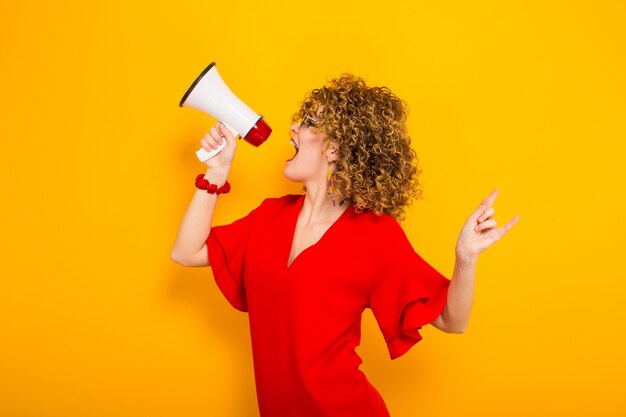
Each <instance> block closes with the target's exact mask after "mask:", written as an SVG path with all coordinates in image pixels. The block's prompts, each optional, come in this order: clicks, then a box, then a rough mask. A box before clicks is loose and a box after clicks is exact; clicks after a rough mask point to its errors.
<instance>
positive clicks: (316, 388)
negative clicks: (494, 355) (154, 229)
mask: <svg viewBox="0 0 626 417" xmlns="http://www.w3.org/2000/svg"><path fill="white" fill-rule="evenodd" d="M406 116H407V110H406V106H405V105H404V103H403V101H402V100H400V99H399V98H397V97H396V96H394V95H393V94H392V93H391V91H389V89H387V88H385V87H382V88H378V87H373V88H370V87H368V86H366V84H365V82H364V81H363V80H362V79H361V78H358V77H356V76H353V75H350V74H344V75H342V76H341V77H339V78H338V79H336V80H332V81H331V82H330V83H329V85H327V86H324V87H322V88H320V89H315V90H313V91H312V92H310V93H308V94H307V96H306V97H305V100H304V102H303V105H302V107H301V109H300V110H299V112H297V113H296V114H294V116H293V119H294V122H296V123H295V124H294V125H293V126H292V127H291V133H292V140H291V143H292V144H293V145H294V146H295V148H296V154H295V156H294V157H293V158H291V159H289V160H287V163H286V166H285V169H284V175H285V177H287V178H288V179H290V180H292V181H297V182H301V183H302V184H303V185H304V191H305V193H304V194H303V195H286V196H283V197H280V198H268V199H265V200H264V201H263V202H262V203H261V205H260V206H259V207H257V208H255V209H254V210H252V211H251V212H250V213H249V214H248V215H247V216H245V217H243V218H241V219H239V220H237V221H235V222H233V223H231V224H229V225H224V226H216V227H213V228H211V220H212V217H213V210H214V208H215V204H216V202H217V196H218V194H219V192H218V193H213V192H212V191H215V189H216V188H217V187H222V186H225V187H226V188H225V189H224V188H220V191H225V192H227V191H228V189H229V186H228V185H226V179H227V177H228V172H229V170H230V167H231V164H232V161H233V157H234V154H235V149H236V141H235V138H234V137H233V135H232V134H231V133H230V132H229V131H228V130H227V129H225V128H224V127H223V126H222V125H221V124H218V125H216V126H215V127H213V128H211V130H210V134H207V135H205V137H204V138H203V139H202V140H201V144H202V146H203V147H204V148H205V149H206V150H207V151H209V150H211V149H215V148H216V147H217V146H218V144H220V143H222V141H223V140H226V142H227V146H226V147H225V148H224V150H223V151H222V152H221V153H220V154H218V155H217V156H216V157H214V158H212V159H210V160H208V161H207V162H206V165H207V171H206V174H204V179H206V180H208V182H209V183H211V184H215V185H214V186H213V187H212V188H210V187H207V185H208V184H207V183H206V182H205V183H204V187H203V188H208V189H207V191H205V190H200V189H199V190H197V191H196V193H195V195H194V197H193V199H192V201H191V204H190V205H189V208H188V210H187V212H186V213H185V216H184V218H183V220H182V223H181V225H180V230H179V233H178V236H177V238H176V242H175V244H174V248H173V250H172V259H173V260H174V261H175V262H177V263H179V264H182V265H186V266H207V265H210V266H211V267H212V269H213V274H214V277H215V280H216V283H217V285H218V287H219V288H220V290H221V291H222V293H223V294H224V296H225V297H226V298H227V299H228V301H229V302H230V303H231V304H232V305H233V306H234V307H235V308H237V309H238V310H241V311H247V312H248V315H249V321H250V335H251V341H252V351H253V363H254V370H255V381H256V389H257V399H258V403H259V412H260V416H261V417H299V416H302V417H322V416H325V417H326V416H328V417H335V416H337V417H339V416H341V417H351V416H354V417H357V416H358V417H363V416H372V417H374V416H376V417H382V416H389V413H388V411H387V408H386V406H385V403H384V401H383V399H382V398H381V396H380V395H379V393H378V392H377V391H376V389H375V388H374V387H373V386H372V385H371V384H370V383H369V381H368V380H367V378H366V377H365V375H364V374H363V372H362V371H360V370H359V369H358V367H359V365H360V363H361V358H360V357H359V356H358V355H357V354H356V352H355V348H356V346H358V345H359V343H360V324H361V313H362V312H363V310H364V309H365V308H371V309H372V311H373V313H374V316H375V317H376V320H377V322H378V324H379V326H380V329H381V331H382V333H383V336H384V338H385V341H386V344H387V347H388V349H389V354H390V357H391V359H395V358H397V357H399V356H400V355H402V354H404V353H405V352H406V351H407V350H408V349H409V348H410V347H411V346H413V345H414V344H415V343H417V342H418V341H419V340H420V339H421V336H420V333H419V329H421V327H422V326H424V325H426V324H428V323H430V324H432V325H433V326H435V327H437V328H438V329H441V330H443V331H445V332H448V333H462V332H464V331H465V328H466V326H467V323H468V320H469V315H470V310H471V306H472V301H473V291H474V275H475V266H476V261H477V258H478V255H479V253H481V252H482V251H483V250H485V249H486V248H487V247H489V246H490V245H492V244H493V243H494V242H496V241H497V240H499V239H500V238H501V237H502V236H503V235H504V234H505V233H506V232H507V231H508V230H509V229H510V228H511V227H512V226H513V225H514V224H515V222H516V221H517V219H518V217H517V216H516V217H515V218H513V219H512V220H511V221H510V222H509V223H508V224H507V225H505V226H503V227H501V228H499V229H496V228H495V226H496V222H495V220H494V219H493V214H494V209H493V207H492V204H493V202H494V200H495V198H496V196H497V190H494V192H493V193H492V194H491V195H490V196H489V197H487V198H486V199H485V200H483V202H482V203H481V204H480V206H478V208H476V210H474V212H473V213H472V214H471V215H470V217H469V218H468V220H467V222H466V223H465V225H464V226H463V228H462V230H461V232H460V235H459V238H458V241H457V244H456V263H455V267H454V273H453V275H452V280H451V281H450V280H448V279H447V278H445V277H444V276H443V275H441V274H440V273H439V272H437V271H436V270H435V269H434V268H432V267H431V266H430V265H429V264H428V263H427V262H425V261H424V260H423V259H422V258H421V257H420V256H419V255H418V254H417V253H416V252H415V251H414V250H413V248H412V246H411V244H410V242H409V241H408V239H407V237H406V235H405V234H404V231H403V230H402V228H401V227H400V226H399V224H398V220H402V219H403V217H404V210H405V207H406V206H407V204H408V203H409V202H410V200H411V199H412V198H415V197H418V196H419V195H420V193H419V190H418V185H419V184H418V180H417V177H418V174H419V172H420V171H418V169H417V168H416V167H415V160H416V156H415V152H414V151H413V150H412V149H411V148H410V138H409V135H408V133H407V128H406ZM199 180H200V182H202V176H199ZM197 184H198V183H197Z"/></svg>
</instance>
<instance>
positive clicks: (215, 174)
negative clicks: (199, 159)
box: [204, 169, 228, 186]
mask: <svg viewBox="0 0 626 417" xmlns="http://www.w3.org/2000/svg"><path fill="white" fill-rule="evenodd" d="M204 178H205V179H206V180H208V181H209V182H210V183H211V184H217V185H218V186H222V185H224V183H225V182H226V180H227V179H228V170H221V169H207V171H206V173H205V174H204Z"/></svg>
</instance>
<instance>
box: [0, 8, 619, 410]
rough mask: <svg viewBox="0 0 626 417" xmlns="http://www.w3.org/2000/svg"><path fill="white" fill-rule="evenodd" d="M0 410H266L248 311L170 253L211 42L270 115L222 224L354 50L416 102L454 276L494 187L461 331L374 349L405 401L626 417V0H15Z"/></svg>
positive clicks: (285, 189) (242, 159)
mask: <svg viewBox="0 0 626 417" xmlns="http://www.w3.org/2000/svg"><path fill="white" fill-rule="evenodd" d="M1 9H2V11H1V12H0V31H1V35H2V36H0V45H1V51H0V52H1V57H2V65H1V67H0V76H1V80H2V93H1V95H0V106H1V107H0V114H1V115H2V116H1V117H2V123H0V134H1V139H2V149H1V153H0V155H1V156H0V158H1V163H0V166H1V169H2V175H1V177H0V178H1V179H0V181H1V184H0V186H1V195H2V215H1V216H0V222H1V225H0V226H1V228H0V230H1V231H2V239H0V245H1V248H0V249H1V251H0V254H1V256H2V263H1V266H0V275H1V276H2V281H1V284H2V289H1V290H0V326H1V327H0V337H1V341H0V342H1V343H0V375H1V376H0V384H1V385H0V416H10V417H13V416H19V417H23V416H28V417H30V416H63V417H69V416H90V417H91V416H107V417H108V416H176V415H180V416H187V417H192V416H207V415H216V416H217V415H219V416H254V415H257V411H256V397H255V392H254V382H253V373H252V359H251V351H250V343H249V334H248V328H247V316H246V315H245V314H242V313H240V312H238V311H236V310H234V309H232V308H231V307H230V306H229V305H228V303H227V302H226V300H225V299H224V298H222V296H221V294H220V293H219V290H218V289H217V287H216V286H215V283H214V282H213V279H212V276H211V271H210V269H207V268H185V267H182V266H178V265H176V264H174V263H173V262H172V261H171V260H170V257H169V255H170V250H171V246H172V244H173V241H174V237H175V234H176V231H177V228H178V224H179V221H180V219H181V217H182V215H183V213H184V210H185V208H186V206H187V204H188V202H189V200H190V198H191V196H192V194H193V193H194V186H193V180H194V178H195V176H196V175H197V174H198V173H200V172H203V168H204V165H202V164H201V163H200V162H198V161H197V160H196V158H195V155H194V153H193V152H194V151H195V150H196V149H197V148H198V146H199V140H200V138H201V136H202V135H203V134H204V133H205V132H206V131H208V129H209V128H210V127H211V126H212V124H213V123H214V121H213V120H212V119H211V118H209V117H208V116H205V115H203V114H202V113H200V112H197V111H195V110H191V109H181V108H179V107H178V101H179V100H180V98H181V96H182V94H183V93H184V91H185V90H186V89H187V87H188V86H189V84H190V83H191V81H192V80H193V78H194V77H195V76H196V75H197V74H198V73H199V71H201V70H202V69H203V68H204V67H205V66H206V65H207V64H208V63H209V62H211V61H216V62H217V63H218V67H219V71H220V73H221V75H222V77H223V78H224V79H225V81H226V82H227V84H228V85H229V86H230V87H231V89H232V90H233V91H235V92H236V93H237V94H238V95H239V96H240V97H241V98H242V99H244V100H245V101H246V102H247V103H248V104H249V105H250V106H251V107H252V108H253V109H254V110H255V111H258V112H259V113H263V114H264V115H265V117H266V119H267V120H268V122H269V123H270V125H271V126H272V127H273V128H274V133H273V135H272V137H271V138H270V140H269V141H268V142H267V143H266V144H264V145H263V146H261V147H259V148H256V149H255V148H253V147H252V146H249V145H247V144H245V143H244V142H241V143H240V146H239V147H238V150H237V152H238V153H237V156H236V158H235V165H234V167H233V170H232V172H231V175H230V182H231V183H232V186H233V190H232V192H231V194H229V195H227V196H225V197H223V198H221V199H220V202H219V207H218V209H217V213H216V218H215V224H222V223H226V222H230V221H232V220H234V219H237V218H239V217H241V216H243V215H244V214H246V213H247V212H248V211H249V210H250V209H252V208H253V207H256V205H258V203H259V202H260V201H261V200H262V199H263V198H264V197H268V196H279V195H283V194H286V193H297V192H299V191H300V186H299V185H298V184H293V183H289V182H288V181H287V180H286V179H284V178H283V177H282V168H283V166H284V161H285V159H287V158H289V157H291V156H292V154H293V148H292V147H291V146H290V145H289V143H288V136H287V134H286V133H287V131H288V128H289V125H290V122H289V116H290V115H291V113H292V112H293V111H295V110H296V109H297V107H298V103H299V101H300V100H301V99H302V98H303V95H304V93H305V92H306V91H308V90H310V89H312V88H314V87H317V86H320V85H322V84H323V83H324V82H325V80H326V78H327V77H335V76H337V75H339V74H340V73H341V72H344V71H351V72H354V73H356V74H358V75H361V76H363V77H365V78H366V79H367V80H368V81H369V82H370V84H372V85H386V86H388V87H390V88H391V89H392V91H394V92H395V93H396V94H398V95H399V96H400V97H402V98H404V99H405V100H406V101H407V102H408V103H409V105H410V108H411V115H410V130H411V132H412V134H413V145H414V147H415V149H416V150H417V152H418V155H419V157H420V163H421V166H422V168H423V169H424V173H423V175H422V182H423V187H424V192H425V194H424V200H420V201H418V202H416V204H415V205H414V206H413V207H412V209H411V210H410V211H409V212H408V218H407V221H406V222H405V223H404V226H405V230H406V231H407V234H408V235H409V238H410V239H411V242H412V243H413V245H414V247H415V248H416V250H417V251H418V252H419V253H420V254H421V255H422V256H423V257H425V258H426V259H427V260H428V261H429V262H431V263H432V264H433V265H434V266H435V267H437V268H438V269H439V270H440V271H441V272H442V273H444V274H445V275H447V276H448V277H450V276H451V273H452V267H453V265H454V244H455V241H456V237H457V234H458V232H459V231H460V228H461V226H462V225H463V223H464V221H465V219H466V218H467V216H468V215H469V214H470V213H471V212H472V211H473V210H474V208H475V207H476V206H477V205H478V204H479V203H480V201H481V200H482V199H483V198H484V197H486V196H487V195H488V194H489V193H490V192H491V191H492V190H493V189H494V188H499V189H500V194H499V196H498V198H497V199H496V203H495V205H494V207H495V208H496V219H497V220H498V222H499V224H504V223H505V222H506V221H508V220H510V219H511V218H512V217H513V216H514V215H519V216H520V220H519V222H518V223H517V224H516V225H515V227H514V228H513V229H512V230H511V231H510V232H509V234H508V235H507V236H506V237H505V238H504V239H503V240H502V241H500V242H498V243H496V244H495V245H494V246H492V247H491V248H490V249H488V250H487V252H485V253H483V255H482V256H481V258H480V260H479V263H478V274H477V284H476V298H475V304H474V310H473V313H472V318H471V321H470V326H469V329H468V331H467V332H466V333H465V334H463V335H449V334H444V333H442V332H439V331H438V330H437V329H435V328H433V327H432V326H427V328H426V329H425V330H424V331H423V335H424V340H423V341H422V342H420V343H419V344H418V345H417V346H416V347H414V348H413V349H412V350H411V351H410V352H409V353H408V354H407V355H406V356H404V357H402V358H399V359H398V360H396V361H393V362H392V361H390V360H389V359H388V356H387V352H386V350H385V346H384V342H383V339H382V336H381V334H380V331H379V330H378V328H377V327H376V322H375V321H374V319H373V316H372V315H371V313H370V312H369V311H367V312H366V314H365V317H364V323H363V344H362V346H361V347H360V348H359V353H360V354H361V356H362V357H363V358H364V361H365V363H364V364H363V366H362V369H363V370H364V371H365V372H366V374H367V375H368V377H369V378H370V380H371V381H372V383H373V384H374V385H375V386H376V387H377V388H378V389H379V391H380V392H381V393H382V395H383V397H384V398H385V400H386V402H387V404H388V406H389V409H390V411H391V414H392V416H393V417H402V416H405V417H408V416H417V415H419V416H424V417H426V416H433V417H434V416H437V417H445V416H458V415H463V416H474V415H475V416H482V417H484V416H500V415H503V414H504V415H508V416H529V415H532V416H534V417H539V416H555V415H564V416H565V415H567V416H589V415H598V416H616V415H624V413H626V406H625V405H624V404H625V403H624V388H623V375H624V374H625V372H626V369H625V368H626V366H625V360H624V354H623V352H624V348H625V346H624V338H625V336H624V335H623V332H622V330H623V322H624V319H626V317H625V316H626V314H625V310H624V289H625V286H626V284H624V279H625V278H626V274H625V272H626V271H625V269H626V268H625V267H624V254H623V252H624V247H625V246H624V236H625V235H626V221H625V220H624V218H625V214H624V213H625V210H624V209H625V208H626V204H625V197H624V191H623V190H624V180H625V179H626V173H625V169H626V168H625V166H626V164H625V163H624V159H625V158H624V156H625V153H624V149H625V145H624V143H625V139H626V127H625V126H626V124H625V123H624V120H625V115H626V112H625V110H626V104H625V97H626V62H625V57H626V55H625V54H624V52H625V51H626V48H625V42H624V41H625V38H626V25H624V22H625V21H626V6H625V4H624V2H619V1H594V2H591V1H539V0H534V1H522V2H498V1H492V2H489V1H475V2H468V1H458V2H452V3H449V2H432V1H428V2H426V1H420V2H409V1H407V2H405V3H398V4H396V3H395V2H383V3H381V2H378V1H366V2H365V3H363V2H356V1H355V2H338V1H315V2H304V3H299V2H295V3H285V2H279V1H268V2H261V3H259V2H250V1H246V2H244V1H241V2H234V1H230V2H206V1H194V2H191V1H178V2H165V3H164V2H154V1H152V2H147V1H136V2H128V1H120V0H112V1H106V2H98V4H93V2H78V1H76V2H69V1H58V2H45V1H37V2H34V1H20V2H10V3H9V2H5V4H3V6H2V8H1Z"/></svg>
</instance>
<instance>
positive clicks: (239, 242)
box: [206, 208, 259, 312]
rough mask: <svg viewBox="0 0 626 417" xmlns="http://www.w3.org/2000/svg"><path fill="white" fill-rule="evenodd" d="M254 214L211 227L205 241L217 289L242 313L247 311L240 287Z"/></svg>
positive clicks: (242, 290)
mask: <svg viewBox="0 0 626 417" xmlns="http://www.w3.org/2000/svg"><path fill="white" fill-rule="evenodd" d="M258 210H259V209H258V208H256V209H254V210H252V211H251V212H250V213H248V215H246V216H245V217H242V218H241V219H239V220H235V221H234V222H232V223H230V224H227V225H221V226H214V227H212V228H211V232H210V234H209V237H208V239H207V241H206V243H207V251H208V255H209V264H210V266H211V269H212V270H213V277H214V279H215V282H216V284H217V286H218V287H219V289H220V291H221V292H222V294H223V295H224V297H226V299H227V300H228V302H229V303H230V304H231V305H232V306H233V307H235V308H236V309H237V310H239V311H243V312H247V311H248V305H247V302H246V289H245V286H244V263H245V256H246V249H247V247H248V241H249V238H250V233H251V230H252V226H253V224H254V221H255V217H256V215H257V212H258Z"/></svg>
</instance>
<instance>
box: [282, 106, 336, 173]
mask: <svg viewBox="0 0 626 417" xmlns="http://www.w3.org/2000/svg"><path fill="white" fill-rule="evenodd" d="M322 110H323V107H320V108H319V109H318V110H317V112H316V114H314V115H309V117H312V119H307V120H305V121H302V122H301V123H296V124H294V125H293V126H291V131H292V142H293V143H292V144H293V146H295V148H296V154H295V155H294V156H293V157H292V158H291V159H288V160H287V164H286V165H285V169H284V171H283V174H284V175H285V177H286V178H287V179H289V180H291V181H297V182H303V183H306V182H307V181H311V180H326V172H327V170H328V162H329V159H330V160H331V161H332V158H329V155H330V154H329V152H330V151H326V152H324V139H325V135H324V133H323V132H322V131H321V130H319V129H316V128H315V127H313V126H312V124H314V123H315V120H317V119H319V117H318V116H319V114H320V112H321V111H322Z"/></svg>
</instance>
